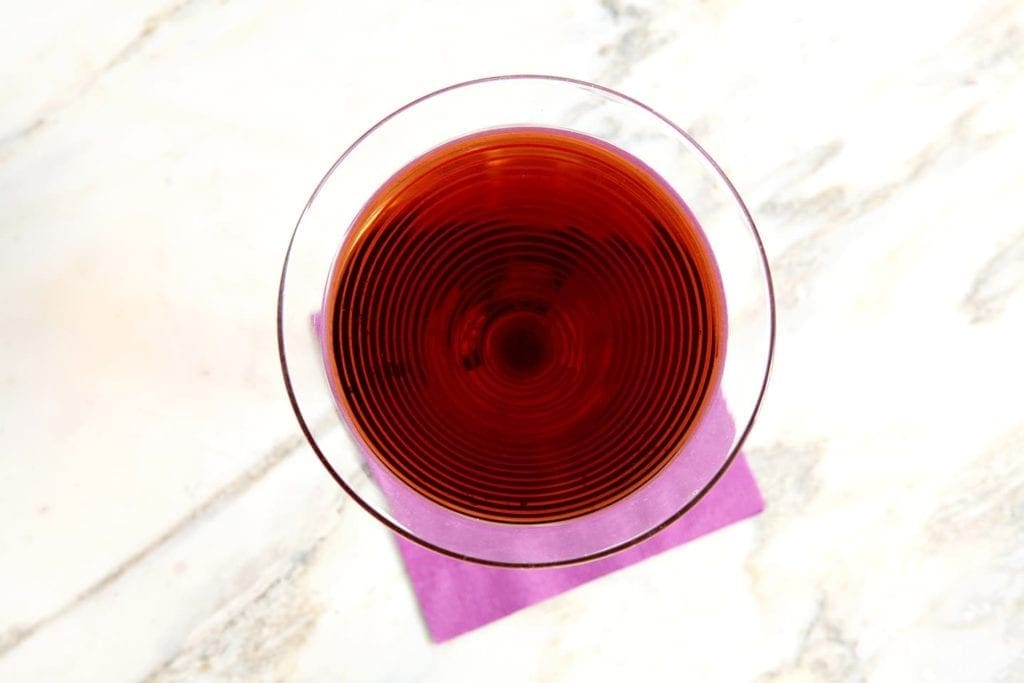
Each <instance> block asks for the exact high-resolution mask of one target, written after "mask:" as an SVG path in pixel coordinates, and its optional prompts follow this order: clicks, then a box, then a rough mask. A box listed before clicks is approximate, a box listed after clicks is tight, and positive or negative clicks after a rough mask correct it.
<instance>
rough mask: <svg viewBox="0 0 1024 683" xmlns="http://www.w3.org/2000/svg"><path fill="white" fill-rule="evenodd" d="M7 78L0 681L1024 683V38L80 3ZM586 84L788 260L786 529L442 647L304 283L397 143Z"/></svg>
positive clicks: (482, 6) (641, 19) (792, 12)
mask: <svg viewBox="0 0 1024 683" xmlns="http://www.w3.org/2000/svg"><path fill="white" fill-rule="evenodd" d="M3 23H4V25H5V29H6V31H5V38H4V40H3V41H2V43H0V65H2V66H0V286H2V293H3V300H4V305H3V307H2V309H0V361H2V370H0V387H2V389H0V519H2V520H3V523H2V524H0V586H2V588H0V680H2V681H5V682H6V681H13V682H18V681H54V680H61V681H76V680H82V681H143V680H144V681H235V680H238V681H262V680H267V681H270V680H273V681H277V680H289V681H291V680H295V681H321V680H347V681H458V680H466V681H479V680H488V681H527V680H529V681H554V680H558V681H584V680H624V679H626V678H627V677H629V678H636V679H638V680H697V681H719V680H720V681H744V680H757V681H826V680H827V681H833V680H834V681H856V680H871V681H900V682H905V681H971V682H977V681H1020V680H1024V402H1022V399H1021V395H1022V394H1021V387H1022V386H1024V360H1022V353H1021V349H1022V348H1024V217H1022V215H1024V214H1022V212H1021V211H1020V208H1019V207H1020V198H1021V196H1022V194H1024V166H1022V159H1024V127H1022V126H1021V121H1022V120H1024V4H1022V3H1020V2H1015V1H1013V0H991V1H990V0H984V1H982V0H979V1H976V2H973V1H966V0H963V1H959V2H946V3H930V4H929V5H927V7H925V5H923V4H920V3H894V2H891V0H885V1H870V0H869V1H868V2H861V3H820V2H812V1H810V0H806V1H800V0H781V1H780V2H771V3H765V2H758V1H756V0H708V1H706V2H699V3H697V2H671V1H669V0H665V1H663V2H659V1H652V2H646V1H643V2H635V3H633V2H629V1H628V0H622V1H620V0H602V1H601V2H596V1H594V2H571V1H569V0H558V1H557V2H550V1H549V0H546V1H544V2H541V1H540V0H528V1H526V2H518V3H502V4H498V3H473V2H465V1H461V0H438V1H437V2H431V3H422V2H414V1H412V0H392V1H388V2H378V3H358V4H356V3H336V2H321V1H319V0H311V1H309V2H296V3H281V2H260V1H254V2H239V1H237V0H234V1H221V2H210V1H206V0H173V1H167V0H139V1H137V2H126V1H124V0H97V2H92V3H81V2H72V1H71V0H61V1H59V2H51V3H46V4H45V8H44V6H43V5H40V4H38V3H8V6H7V7H5V9H4V21H3ZM508 72H542V73H557V74H563V75H568V76H574V77H578V78H583V79H586V80H592V81H596V82H598V83H601V84H604V85H608V86H611V87H614V88H617V89H620V90H623V91H625V92H628V93H629V94H631V95H633V96H635V97H637V98H639V99H640V100H643V101H645V102H647V103H649V104H650V105H651V106H653V107H654V108H655V109H657V110H659V111H661V112H663V113H664V114H666V115H668V116H669V117H670V118H673V119H674V120H676V121H677V122H679V123H680V124H681V125H682V126H683V127H684V128H686V129H688V130H689V131H690V132H692V133H693V134H694V135H695V136H696V137H697V138H698V139H699V140H700V141H701V142H702V143H703V144H704V145H705V146H706V147H707V149H708V150H709V151H710V152H711V153H712V154H713V155H714V156H715V157H716V159H717V160H718V161H719V162H720V163H721V164H722V166H723V167H724V168H725V170H726V171H727V172H728V173H729V175H730V176H731V178H732V179H733V181H734V182H735V184H736V185H737V187H738V189H739V190H740V192H741V194H742V195H743V196H744V197H745V198H746V199H747V201H748V204H749V206H750V208H751V211H752V213H753V214H754V217H755V220H756V221H757V222H758V224H759V227H760V229H761V232H762V236H763V238H764V241H765V243H766V247H767V250H768V253H769V257H770V261H771V264H772V267H773V269H774V274H775V278H776V289H777V293H778V305H779V338H778V352H777V356H776V363H775V371H774V376H773V380H772V384H771V386H770V391H769V394H768V397H767V402H766V404H765V407H764V411H763V413H762V416H761V418H760V420H759V422H758V424H757V425H756V427H755V430H754V431H753V433H752V435H751V437H750V439H749V441H748V448H747V453H748V456H749V460H750V463H751V465H752V467H753V468H754V470H755V472H756V473H757V475H758V477H759V480H760V481H761V483H762V485H763V488H764V494H765V498H766V501H767V510H766V512H765V513H764V514H762V515H761V516H759V517H757V518H755V519H753V520H748V521H746V522H742V523H740V524H737V525H734V526H732V527H730V528H728V529H725V530H723V531H721V532H718V533H715V534H713V535H711V536H708V537H705V538H703V539H700V540H698V541H696V542H694V543H691V544H689V545H687V546H684V547H681V548H678V549H676V550H674V551H672V552H669V553H666V554H664V555H661V556H659V557H656V558H653V559H651V560H649V561H647V562H644V563H643V564H641V565H638V566H636V567H633V568H631V569H630V570H629V571H625V572H619V573H617V574H613V575H610V576H608V577H605V578H603V579H601V580H598V581H596V582H593V583H591V584H588V585H586V586H583V587H581V588H579V589H577V590H575V591H572V592H570V593H568V594H565V595H563V596H560V597H558V598H556V599H553V600H550V601H548V602H545V603H543V604H541V605H538V606H535V607H532V608H529V609H527V610H525V611H522V612H520V613H517V614H515V615H513V616H511V617H509V618H507V619H504V620H502V621H499V622H497V623H494V624H492V625H490V626H487V627H485V628H483V629H481V630H479V631H476V632H473V633H470V634H468V635H466V636H463V637H460V638H457V639H455V640H453V641H451V642H449V643H446V644H443V645H435V644H433V643H431V642H430V640H429V638H428V637H427V634H426V631H425V629H424V626H423V624H422V621H421V619H420V617H419V614H418V612H417V608H416V605H415V602H414V599H413V596H412V593H411V590H410V588H409V585H408V582H407V581H406V580H405V577H404V574H403V569H402V566H401V564H400V562H399V559H398V556H397V554H396V552H395V547H394V543H393V541H392V539H391V538H390V536H389V535H388V534H387V533H385V531H384V530H383V529H382V527H380V526H379V525H378V524H377V523H375V522H374V521H373V520H372V519H371V518H370V517H369V516H368V515H366V514H365V513H363V512H362V511H361V510H359V509H358V507H357V506H355V505H354V504H352V503H351V502H350V501H349V500H347V499H346V498H345V496H344V495H343V494H342V492H341V491H340V490H338V488H337V487H336V486H335V484H334V483H333V482H332V480H331V479H330V478H329V477H328V476H326V474H325V473H324V472H323V471H322V468H321V466H320V465H319V463H318V462H317V461H316V459H315V458H314V457H313V456H312V454H311V451H310V449H309V447H308V446H307V445H306V444H305V442H304V441H303V439H302V437H301V435H300V434H299V432H298V429H297V425H296V422H295V419H294V417H293V415H292V412H291V410H290V407H289V405H288V402H287V399H286V396H285V393H284V391H283V387H282V382H281V378H280V370H279V366H278V360H277V351H276V339H275V329H274V324H275V321H274V308H275V303H276V288H277V277H278V273H279V268H280V264H281V260H282V257H283V254H284V249H285V246H286V242H287V239H288V237H289V235H290V231H291V229H292V226H293V225H294V222H295V219H296V218H297V215H298V212H299V210H300V209H301V207H302V206H303V204H304V203H305V201H306V199H307V197H308V195H309V192H310V191H311V189H312V187H313V186H314V185H315V183H316V182H317V181H318V180H319V178H320V177H321V175H322V174H323V172H324V171H325V170H326V168H327V166H328V165H329V164H330V163H331V162H332V161H333V160H334V158H335V157H336V156H337V155H338V154H339V153H340V152H341V151H342V150H343V149H344V148H345V147H346V146H347V145H348V143H349V142H350V141H351V140H352V139H354V138H355V137H356V136H357V135H358V134H359V133H361V132H362V131H363V130H364V129H365V128H366V127H367V126H368V125H369V124H370V123H372V122H373V121H375V120H377V119H378V118H379V117H380V116H381V115H383V114H385V113H387V112H389V111H391V110H392V109H394V108H395V107H396V106H398V105H400V104H402V103H404V102H405V101H407V100H409V99H411V98H412V97H414V96H417V95H419V94H422V93H424V92H427V91H429V90H432V89H434V88H436V87H440V86H442V85H445V84H448V83H451V82H455V81H460V80H465V79H468V78H473V77H478V76H483V75H491V74H495V73H508Z"/></svg>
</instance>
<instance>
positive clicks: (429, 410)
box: [324, 128, 725, 523]
mask: <svg viewBox="0 0 1024 683" xmlns="http://www.w3.org/2000/svg"><path fill="white" fill-rule="evenodd" d="M724 320H725V311H724V304H723V295H722V292H721V283H720V280H719V276H718V272H717V268H716V266H715V263H714V260H713V258H712V256H711V254H710V251H709V248H708V247H707V245H706V243H705V241H704V238H703V236H702V234H701V232H700V230H699V228H698V227H697V225H696V223H695V221H694V219H693V218H692V216H691V215H690V213H689V211H688V210H687V209H686V207H685V206H684V205H683V203H682V202H681V201H680V200H679V198H678V197H677V196H676V195H675V194H674V193H673V192H672V191H671V190H669V189H668V188H667V187H666V185H665V183H664V182H663V181H662V180H661V179H660V178H659V177H657V176H656V175H655V174H654V173H653V172H652V171H651V170H650V169H648V168H647V167H646V166H644V165H643V164H641V163H640V162H639V161H638V160H636V159H634V158H633V157H631V156H629V155H627V154H626V153H624V152H622V151H620V150H618V149H615V148H612V147H610V146H608V145H606V144H604V143H601V142H598V141H597V140H594V139H592V138H588V137H584V136H581V135H578V134H574V133H568V132H564V131H558V130H555V129H548V128H519V129H509V128H506V129H498V130H491V131H487V132H483V133H478V134H475V135H471V136H469V137H465V138H462V139H459V140H456V141H454V142H451V143H449V144H446V145H444V146H442V147H440V148H437V149H435V150H433V151H431V152H429V153H428V154H426V155H424V156H423V157H420V158H419V159H417V160H415V161H414V162H412V163H411V164H409V165H408V166H407V167H405V168H404V169H403V170H401V171H400V172H399V173H397V174H396V175H395V176H394V177H392V178H391V179H390V180H389V181H388V182H387V183H386V184H385V185H384V187H382V188H381V189H380V190H379V191H378V192H377V194H376V195H375V196H374V197H373V198H372V199H371V201H370V202H369V203H368V204H367V205H366V207H365V208H364V209H363V210H362V212H361V213H360V215H359V216H358V217H357V218H356V221H355V223H354V225H353V228H352V231H351V233H350V236H349V238H348V239H347V241H346V242H345V244H344V245H343V247H342V250H341V253H340V255H339V257H338V259H337V260H336V262H335V265H334V269H333V272H332V273H331V276H330V279H329V282H328V286H327V293H326V300H325V306H324V326H325V327H324V332H325V338H326V340H327V342H326V343H327V347H328V360H327V364H328V368H327V370H328V376H329V378H330V382H331V385H332V388H333V390H334V392H335V394H336V396H337V398H338V400H339V403H340V404H341V405H342V407H343V408H344V410H345V412H346V413H347V414H348V416H349V418H350V420H351V422H352V424H353V426H354V427H355V428H356V429H357V430H358V431H359V433H360V434H361V435H362V437H363V439H364V440H365V442H366V443H367V444H368V445H369V447H370V448H371V449H372V451H373V453H374V455H375V456H376V457H377V458H378V459H379V460H380V462H381V463H382V464H383V465H384V466H386V467H387V468H388V470H389V471H390V472H391V473H392V474H393V475H394V476H395V477H397V478H398V479H400V480H401V481H402V482H404V483H405V484H406V485H408V486H409V487H411V488H412V489H414V490H415V491H417V492H419V493H420V494H422V495H423V496H425V497H427V498H428V499H430V500H432V501H434V502H436V503H438V504H440V505H442V506H445V507H447V508H449V509H452V510H456V511H459V512H462V513H464V514H466V515H470V516H473V517H476V518H481V519H488V520H494V521H499V522H505V523H538V522H553V521H559V520H566V519H570V518H574V517H578V516H580V515H584V514H586V513H589V512H592V511H594V510H598V509H600V508H603V507H606V506H608V505H610V504H612V503H614V502H616V501H618V500H621V499H622V498H624V497H625V496H627V495H629V494H630V493H632V492H634V491H636V490H637V489H638V488H639V487H641V486H642V485H643V484H645V483H646V482H648V481H650V480H651V478H652V477H654V476H655V475H656V474H657V473H658V472H659V471H660V470H661V469H662V468H663V467H664V466H665V465H666V464H667V463H668V462H669V461H670V460H671V459H672V458H673V457H674V456H675V455H676V453H677V452H678V451H679V449H680V446H681V444H682V443H683V442H684V440H685V439H686V438H687V435H688V434H689V432H690V431H691V430H692V428H693V427H694V425H695V424H696V423H697V420H698V418H699V416H700V415H701V413H702V411H703V410H704V408H705V407H706V405H707V403H708V400H709V398H710V395H711V393H712V391H713V388H714V386H715V383H716V381H717V379H718V374H719V371H720V367H719V366H720V364H721V360H722V356H723V350H724V340H725V329H724Z"/></svg>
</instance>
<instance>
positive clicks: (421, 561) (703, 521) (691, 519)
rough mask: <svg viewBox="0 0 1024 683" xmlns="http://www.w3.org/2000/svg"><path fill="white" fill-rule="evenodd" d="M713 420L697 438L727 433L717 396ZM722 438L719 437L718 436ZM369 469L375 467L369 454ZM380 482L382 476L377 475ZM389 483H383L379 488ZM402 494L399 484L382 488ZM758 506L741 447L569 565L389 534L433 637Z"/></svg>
mask: <svg viewBox="0 0 1024 683" xmlns="http://www.w3.org/2000/svg"><path fill="white" fill-rule="evenodd" d="M311 323H312V327H313V330H314V332H315V334H316V336H317V338H320V337H321V336H322V334H323V326H322V319H321V317H320V315H318V314H313V315H312V316H311ZM712 409H713V410H715V411H717V412H716V413H715V414H714V417H713V418H712V421H713V422H714V428H713V429H711V430H710V432H709V435H708V436H706V437H705V439H706V441H703V442H702V443H701V447H702V448H709V449H712V450H714V449H715V448H718V447H720V446H721V445H722V444H723V443H727V442H728V440H729V439H731V437H732V435H733V424H732V418H731V417H730V416H729V414H728V411H727V409H726V408H725V404H724V402H722V401H721V400H720V397H719V399H718V401H716V402H713V404H712ZM723 438H724V439H725V442H721V439H723ZM367 464H368V465H369V466H370V468H371V470H373V471H375V472H378V473H380V470H378V468H377V467H375V466H374V463H373V462H372V461H369V462H368V463H367ZM382 484H384V482H382ZM390 488H392V487H390V486H386V485H385V490H387V489H390ZM388 495H389V496H390V497H391V498H392V499H395V498H396V497H399V496H401V495H402V493H401V491H400V490H398V489H394V490H391V491H390V492H389V494H388ZM763 509H764V500H763V499H762V498H761V491H760V490H759V489H758V487H757V482H756V481H755V480H754V475H753V474H752V473H751V471H750V468H749V467H748V466H747V462H746V460H745V459H744V457H743V454H742V453H741V454H739V455H738V456H737V457H736V459H735V460H733V462H732V464H731V465H730V466H729V468H728V469H727V470H726V471H725V472H724V473H723V474H722V476H721V478H720V479H719V480H718V482H717V483H716V484H715V485H714V487H713V488H712V489H711V490H710V491H708V492H707V494H705V496H704V497H703V498H702V499H701V500H700V501H699V502H698V503H697V504H696V505H694V507H693V508H692V509H691V510H690V511H688V512H687V513H686V514H685V515H683V516H682V517H681V518H679V519H677V520H676V521H675V522H673V523H672V524H670V525H669V526H668V527H666V528H665V529H663V530H661V531H660V532H658V533H657V534H655V535H654V536H652V537H651V538H649V539H647V540H646V541H643V542H641V543H639V544H637V545H635V546H633V547H632V548H629V549H627V550H624V551H622V552H619V553H616V554H614V555H611V556H609V557H605V558H602V559H600V560H595V561H593V562H588V563H584V564H579V565H574V566H570V567H554V568H549V569H503V568H500V567H488V566H484V565H479V564H473V563H471V562H464V561H462V560H456V559H454V558H451V557H448V556H446V555H441V554H439V553H435V552H434V551H432V550H427V549H426V548H423V547H422V546H419V545H417V544H415V543H413V542H412V541H408V540H406V539H405V538H403V537H401V536H397V535H396V536H395V538H396V539H397V541H398V549H399V551H400V553H401V555H402V559H403V560H404V561H405V567H406V570H407V571H408V573H409V578H410V580H411V581H412V587H413V591H415V593H416V598H417V599H418V600H419V603H420V609H421V611H422V612H423V619H424V620H425V621H426V624H427V629H428V630H429V631H430V635H431V637H432V638H433V639H434V641H435V642H439V643H440V642H443V641H446V640H449V639H451V638H454V637H455V636H458V635H461V634H463V633H466V632H467V631H472V630H473V629H476V628H479V627H481V626H483V625H485V624H489V623H490V622H492V621H495V620H497V619H500V618H501V617H504V616H507V615H509V614H511V613H513V612H517V611H519V610H521V609H523V608H524V607H529V606H530V605H533V604H536V603H538V602H541V601H542V600H546V599H547V598H550V597H554V596H556V595H558V594H560V593H564V592H565V591H567V590H570V589H572V588H575V587H576V586H579V585H581V584H584V583H587V582H588V581H593V580H594V579H597V578H600V577H602V576H604V575H605V574H610V573H612V572H614V571H616V570H619V569H622V568H624V567H628V566H630V565H632V564H635V563H637V562H639V561H641V560H643V559H646V558H648V557H651V556H653V555H657V554H659V553H662V552H664V551H666V550H670V549H672V548H674V547H676V546H678V545H682V544H683V543H686V542H687V541H692V540H693V539H695V538H697V537H699V536H703V535H704V534H707V533H710V532H712V531H715V530H717V529H721V528H722V527H725V526H728V525H729V524H732V523H733V522H738V521H740V520H742V519H746V518H748V517H752V516H754V515H756V514H757V513H759V512H761V511H762V510H763Z"/></svg>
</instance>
